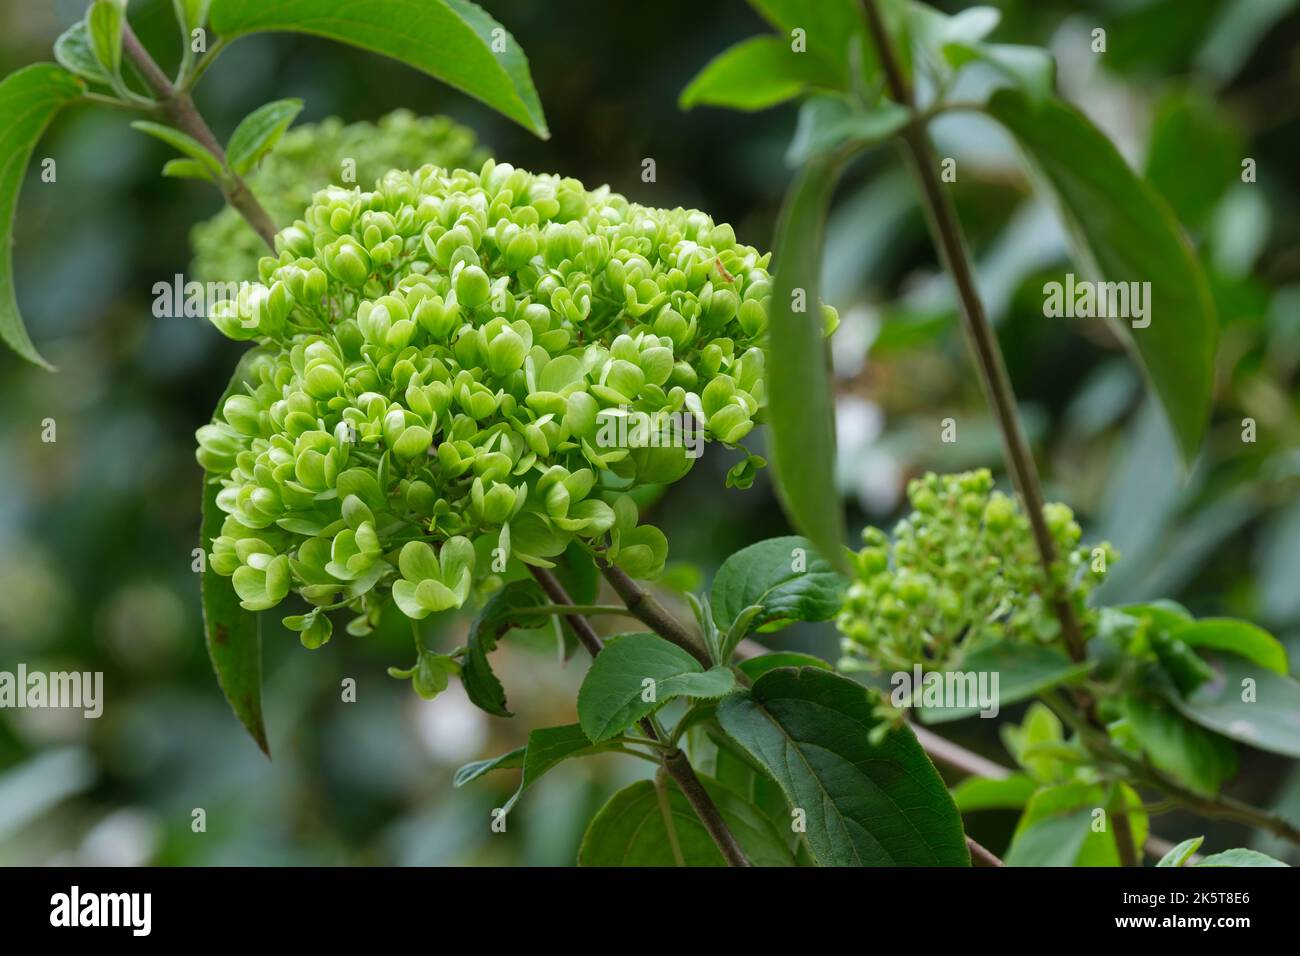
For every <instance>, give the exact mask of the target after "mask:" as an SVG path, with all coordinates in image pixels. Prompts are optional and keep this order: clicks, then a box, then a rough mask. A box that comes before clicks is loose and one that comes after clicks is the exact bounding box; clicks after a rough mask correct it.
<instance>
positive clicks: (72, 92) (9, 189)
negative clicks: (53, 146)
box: [0, 63, 84, 369]
mask: <svg viewBox="0 0 1300 956" xmlns="http://www.w3.org/2000/svg"><path fill="white" fill-rule="evenodd" d="M83 89H84V87H83V86H82V84H81V81H80V80H78V79H77V78H76V77H75V76H73V75H72V74H71V73H69V72H67V71H66V70H63V69H61V68H59V67H57V66H55V65H54V64H53V63H36V64H34V65H32V66H28V67H24V68H23V69H21V70H18V71H17V72H16V73H11V74H10V75H9V76H7V77H5V78H4V81H3V82H0V242H3V244H4V250H3V252H0V338H2V339H4V340H5V342H6V343H8V345H9V347H10V348H11V349H13V350H14V351H15V352H17V353H18V354H19V355H21V356H22V357H23V358H25V359H27V361H29V362H32V363H34V364H36V365H40V366H42V367H43V368H47V369H52V368H53V366H51V365H50V363H49V362H47V361H45V359H43V358H41V355H40V353H39V352H37V351H36V346H34V345H32V340H31V339H30V338H29V337H28V335H27V329H26V328H25V327H24V326H23V318H22V315H21V314H20V313H19V312H18V297H17V294H16V293H15V291H14V260H13V238H12V237H13V229H14V212H15V210H16V209H17V208H18V193H19V190H21V189H22V186H23V174H24V173H25V172H26V171H27V161H28V160H29V159H30V158H31V155H32V150H34V149H35V148H36V143H37V141H38V140H39V139H40V138H41V134H42V133H44V132H45V128H46V127H47V126H49V125H50V120H52V119H54V114H56V113H57V112H58V111H59V110H61V109H62V108H63V107H65V106H67V105H68V104H69V103H71V102H72V101H73V100H75V99H77V98H78V97H79V96H80V95H81V93H82V91H83Z"/></svg>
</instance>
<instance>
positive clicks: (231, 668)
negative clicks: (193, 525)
mask: <svg viewBox="0 0 1300 956" xmlns="http://www.w3.org/2000/svg"><path fill="white" fill-rule="evenodd" d="M262 354H263V353H262V352H261V351H260V350H258V349H250V350H249V351H248V352H245V353H244V356H243V358H241V359H240V361H239V364H238V365H237V366H236V367H235V373H234V375H232V376H231V377H230V384H229V385H227V386H226V390H225V392H224V393H223V394H222V396H221V398H220V400H218V402H217V406H216V407H217V408H218V409H220V408H221V407H222V406H223V405H225V403H226V399H227V398H229V397H230V396H231V395H233V394H234V393H235V392H237V391H239V390H241V389H242V388H243V386H244V384H245V383H246V382H248V381H249V380H250V378H251V369H252V366H253V363H254V362H256V361H257V360H258V358H259V357H260V356H261V355H262ZM220 491H221V485H220V484H219V483H217V482H215V481H211V480H209V479H208V478H207V477H205V480H204V484H203V530H202V532H201V534H202V539H201V540H200V542H199V543H200V545H202V547H203V551H204V553H205V554H209V555H210V554H211V553H212V539H213V538H215V537H217V536H218V535H219V534H220V533H221V525H222V524H223V522H224V521H225V520H226V513H225V512H224V511H222V510H221V509H220V508H218V507H217V494H218V493H219V492H220ZM202 589H203V635H204V638H205V640H206V641H207V645H208V656H209V657H211V658H212V666H213V668H214V669H215V670H216V672H217V682H218V683H219V684H220V685H221V692H222V693H223V694H225V695H226V700H227V701H228V702H229V703H230V708H231V710H233V711H234V712H235V716H236V717H238V718H239V721H240V723H242V724H243V725H244V726H245V727H246V728H247V729H248V732H249V733H250V734H252V736H253V739H254V740H255V741H257V745H258V746H259V747H261V748H262V751H263V752H264V753H265V754H266V755H267V756H268V757H269V756H270V755H271V749H270V745H269V744H268V743H267V740H266V724H265V723H264V721H263V718H262V624H261V615H259V614H257V613H256V612H254V611H248V610H245V609H244V608H243V607H242V606H240V603H239V595H237V594H236V593H235V586H234V584H232V583H231V579H230V578H228V577H223V576H222V575H220V574H218V573H217V572H216V571H214V570H212V568H211V567H209V566H207V565H206V564H205V566H204V571H203V584H202Z"/></svg>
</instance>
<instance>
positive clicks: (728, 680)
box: [578, 633, 736, 743]
mask: <svg viewBox="0 0 1300 956" xmlns="http://www.w3.org/2000/svg"><path fill="white" fill-rule="evenodd" d="M735 683H736V678H735V675H734V674H733V673H732V672H731V670H730V669H728V668H726V667H712V668H709V669H708V670H705V669H704V666H703V665H702V664H700V662H699V661H697V660H696V659H695V658H694V657H692V656H691V655H690V654H688V653H686V651H684V650H682V649H681V648H680V647H678V646H677V645H676V644H670V643H669V642H668V641H666V640H664V639H663V638H662V637H660V636H659V635H658V634H649V633H638V634H621V635H619V636H618V637H612V638H610V639H609V641H607V642H606V644H605V649H604V650H603V651H601V652H600V654H598V655H597V656H596V659H595V660H594V661H592V662H591V669H590V670H589V671H587V676H586V677H585V678H584V679H583V681H582V687H581V689H579V691H578V722H579V723H581V724H582V729H583V730H584V731H585V732H586V734H587V737H588V738H590V739H591V740H592V741H593V742H596V743H599V742H600V741H602V740H608V739H609V738H610V737H614V736H617V735H618V734H620V733H622V732H623V731H624V730H626V729H627V728H628V727H630V726H632V725H633V724H634V723H636V722H637V721H638V720H640V719H641V718H642V717H645V716H646V715H648V714H651V713H653V712H654V711H655V710H657V709H658V708H659V707H661V706H663V705H664V704H665V703H667V702H668V701H670V700H672V699H673V698H674V697H721V696H722V695H723V694H726V693H729V692H730V691H731V689H732V688H733V687H735Z"/></svg>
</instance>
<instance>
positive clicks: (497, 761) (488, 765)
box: [451, 744, 528, 787]
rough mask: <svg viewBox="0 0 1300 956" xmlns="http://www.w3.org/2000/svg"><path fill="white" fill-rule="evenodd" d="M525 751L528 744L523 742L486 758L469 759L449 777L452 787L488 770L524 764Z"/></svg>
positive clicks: (462, 784)
mask: <svg viewBox="0 0 1300 956" xmlns="http://www.w3.org/2000/svg"><path fill="white" fill-rule="evenodd" d="M527 751H528V745H527V744H525V745H524V746H522V747H516V748H515V749H514V750H509V751H506V752H505V753H503V754H501V755H500V756H497V757H489V758H488V759H487V760H471V761H470V762H469V763H467V764H465V765H464V766H463V767H461V768H459V769H458V770H457V771H456V773H455V774H454V775H453V776H452V778H451V785H452V786H453V787H463V786H465V784H467V783H470V782H471V781H474V780H477V779H478V778H479V777H481V776H483V775H484V774H486V773H489V772H490V771H493V770H508V769H511V768H513V767H522V766H523V765H524V755H525V753H527Z"/></svg>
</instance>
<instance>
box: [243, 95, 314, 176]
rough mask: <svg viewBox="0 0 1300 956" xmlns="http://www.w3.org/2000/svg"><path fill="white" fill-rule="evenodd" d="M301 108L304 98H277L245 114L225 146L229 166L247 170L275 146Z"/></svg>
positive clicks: (245, 171)
mask: <svg viewBox="0 0 1300 956" xmlns="http://www.w3.org/2000/svg"><path fill="white" fill-rule="evenodd" d="M300 112H302V100H298V99H289V100H275V101H274V102H272V103H267V104H265V105H263V106H259V107H258V108H257V109H255V110H253V112H251V113H249V114H248V115H247V116H245V117H244V118H243V120H241V121H240V123H239V125H238V126H236V127H235V131H234V132H233V133H232V134H230V143H229V144H228V145H227V146H226V162H227V163H229V164H230V168H231V169H232V170H234V171H235V173H236V174H237V175H240V176H242V175H244V174H245V173H247V172H248V171H249V170H250V169H252V168H253V167H254V166H255V165H257V161H258V160H259V159H261V158H262V157H263V156H265V155H266V154H267V153H269V152H270V151H271V150H272V149H274V148H275V144H276V143H278V142H279V141H280V137H281V136H283V135H284V131H285V130H287V129H288V128H289V125H290V124H291V123H293V121H294V118H295V117H297V115H298V114H299V113H300Z"/></svg>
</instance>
